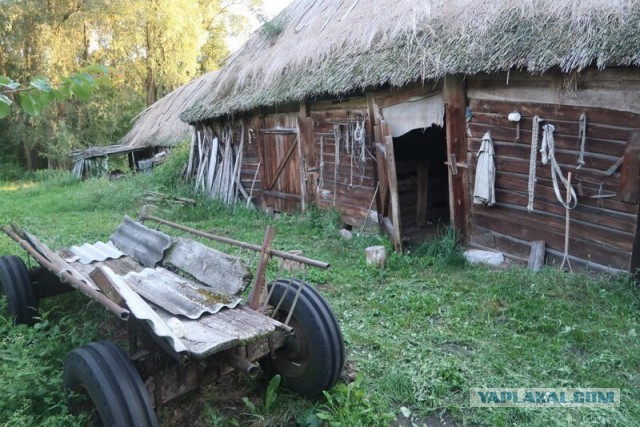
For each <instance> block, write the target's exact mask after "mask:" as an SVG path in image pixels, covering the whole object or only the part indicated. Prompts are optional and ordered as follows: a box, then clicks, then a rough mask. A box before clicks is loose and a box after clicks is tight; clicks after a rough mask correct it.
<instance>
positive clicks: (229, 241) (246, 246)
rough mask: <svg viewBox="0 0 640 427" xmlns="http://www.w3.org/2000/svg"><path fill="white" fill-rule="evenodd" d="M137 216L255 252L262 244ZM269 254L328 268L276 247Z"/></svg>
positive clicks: (158, 219)
mask: <svg viewBox="0 0 640 427" xmlns="http://www.w3.org/2000/svg"><path fill="white" fill-rule="evenodd" d="M138 216H139V217H140V219H148V220H151V221H154V222H157V223H158V224H163V225H167V226H169V227H172V228H175V229H177V230H181V231H186V232H187V233H191V234H193V235H195V236H200V237H204V238H206V239H210V240H214V241H216V242H220V243H226V244H229V245H233V246H238V247H241V248H243V249H249V250H252V251H256V252H260V251H261V250H262V246H259V245H254V244H251V243H246V242H241V241H239V240H233V239H229V238H227V237H222V236H216V235H215V234H211V233H206V232H204V231H200V230H196V229H194V228H190V227H186V226H184V225H180V224H176V223H175V222H171V221H167V220H164V219H162V218H158V217H156V216H153V215H147V214H145V213H139V214H138ZM269 255H271V256H276V257H278V258H283V259H288V260H291V261H296V262H299V263H302V264H306V265H310V266H312V267H319V268H329V263H326V262H322V261H318V260H315V259H311V258H307V257H303V256H300V255H294V254H290V253H288V252H284V251H279V250H276V249H270V250H269Z"/></svg>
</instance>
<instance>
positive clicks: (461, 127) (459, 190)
mask: <svg viewBox="0 0 640 427" xmlns="http://www.w3.org/2000/svg"><path fill="white" fill-rule="evenodd" d="M442 94H443V97H444V102H445V117H446V134H447V158H451V155H455V156H456V158H457V159H460V160H463V161H466V159H467V133H466V121H465V116H464V114H465V107H466V96H465V89H464V78H463V76H462V75H454V76H446V77H445V79H444V88H443V93H442ZM449 212H450V216H451V225H452V226H453V227H455V229H456V230H457V231H458V233H459V235H460V238H461V239H462V240H464V241H466V240H468V238H469V226H468V222H469V172H468V169H467V168H459V169H458V173H457V174H456V175H455V176H454V175H453V174H452V173H451V168H449Z"/></svg>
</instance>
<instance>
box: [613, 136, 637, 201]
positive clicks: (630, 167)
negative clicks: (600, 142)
mask: <svg viewBox="0 0 640 427" xmlns="http://www.w3.org/2000/svg"><path fill="white" fill-rule="evenodd" d="M639 178H640V132H634V133H633V134H632V135H631V138H629V143H628V144H627V149H626V150H625V152H624V157H623V161H622V168H621V169H620V184H619V185H618V194H617V196H618V200H620V201H623V202H627V203H634V204H635V203H638V187H639V186H640V179H639Z"/></svg>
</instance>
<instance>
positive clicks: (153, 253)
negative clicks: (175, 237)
mask: <svg viewBox="0 0 640 427" xmlns="http://www.w3.org/2000/svg"><path fill="white" fill-rule="evenodd" d="M110 239H111V241H112V242H113V244H114V245H116V246H117V247H118V248H119V249H120V250H121V251H122V252H124V253H125V254H127V255H129V256H130V257H132V258H135V259H137V260H138V261H139V262H140V263H142V264H143V265H144V266H146V267H155V266H156V264H158V263H159V262H160V261H161V260H162V257H163V256H164V252H165V251H166V250H167V248H169V246H170V245H171V238H170V237H169V236H167V235H166V234H164V233H162V232H160V231H157V230H152V229H151V228H149V227H145V226H144V225H142V224H140V223H139V222H136V221H134V220H132V219H131V218H129V217H128V216H125V217H124V222H123V223H122V224H120V225H119V226H118V228H117V229H116V232H115V233H114V234H112V235H111V237H110Z"/></svg>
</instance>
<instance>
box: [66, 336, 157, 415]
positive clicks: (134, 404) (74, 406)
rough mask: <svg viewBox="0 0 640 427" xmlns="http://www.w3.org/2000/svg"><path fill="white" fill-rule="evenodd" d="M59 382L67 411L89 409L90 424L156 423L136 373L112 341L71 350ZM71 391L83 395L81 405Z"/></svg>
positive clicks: (148, 400)
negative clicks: (66, 404) (68, 409)
mask: <svg viewBox="0 0 640 427" xmlns="http://www.w3.org/2000/svg"><path fill="white" fill-rule="evenodd" d="M63 383H64V389H65V394H66V395H67V401H68V403H69V408H70V410H71V412H72V413H75V414H79V413H81V412H83V411H91V413H92V422H93V425H98V426H100V425H102V426H118V427H119V426H135V427H147V426H158V419H157V418H156V414H155V412H154V411H153V405H152V404H151V399H150V398H149V394H148V393H147V390H146V388H145V386H144V384H143V382H142V378H140V374H139V373H138V371H136V368H135V367H134V366H133V363H132V362H131V360H130V359H129V357H128V356H127V355H126V354H125V353H124V351H122V349H120V347H118V346H117V345H115V344H114V343H112V342H108V341H101V342H94V343H89V344H87V345H84V346H82V347H80V348H76V349H75V350H73V351H71V352H70V353H69V354H68V355H67V359H66V360H65V362H64V374H63ZM72 392H76V393H80V394H81V396H80V397H84V402H82V403H85V405H84V406H81V405H78V402H77V400H76V398H75V396H72V395H71V393H72ZM87 395H88V396H87ZM87 404H88V405H87Z"/></svg>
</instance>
